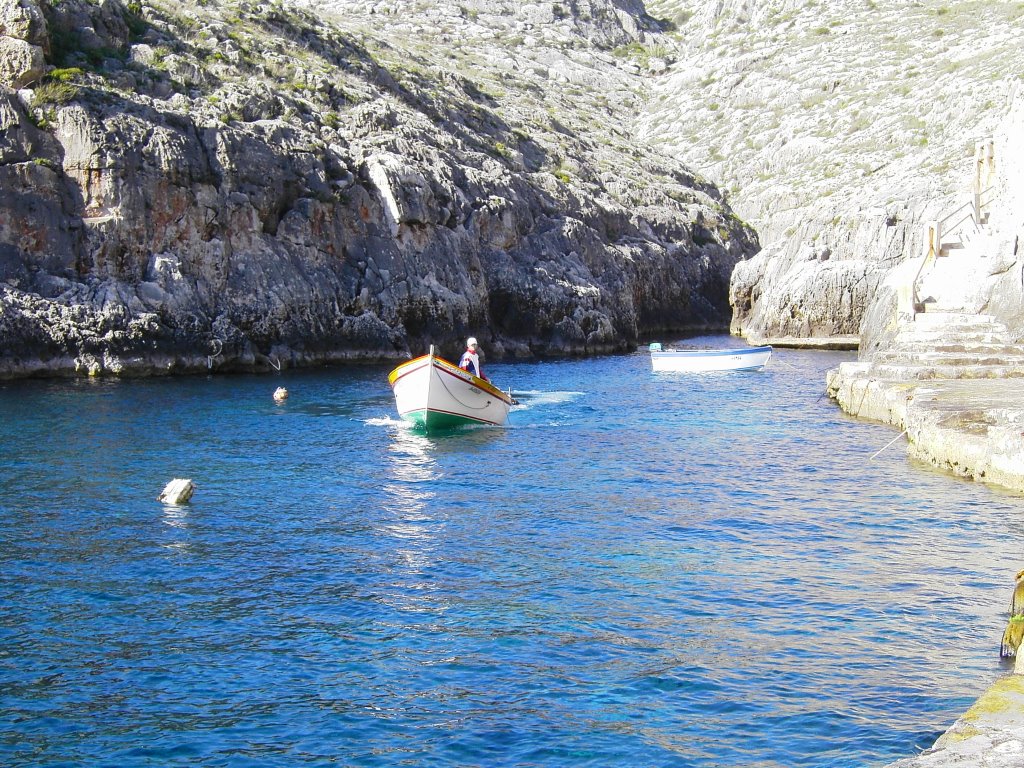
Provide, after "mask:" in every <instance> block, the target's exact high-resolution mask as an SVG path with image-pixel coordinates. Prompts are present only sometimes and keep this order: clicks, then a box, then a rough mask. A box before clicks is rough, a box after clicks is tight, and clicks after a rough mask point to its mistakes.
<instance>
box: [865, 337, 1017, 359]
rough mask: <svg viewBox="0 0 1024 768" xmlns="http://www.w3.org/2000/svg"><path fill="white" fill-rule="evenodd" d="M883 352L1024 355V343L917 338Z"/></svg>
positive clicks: (988, 355)
mask: <svg viewBox="0 0 1024 768" xmlns="http://www.w3.org/2000/svg"><path fill="white" fill-rule="evenodd" d="M881 352H882V353H883V354H885V353H889V352H891V353H893V354H903V355H919V354H929V353H941V354H956V355H965V356H967V355H971V356H975V357H1000V356H1006V357H1020V356H1024V344H1011V343H1009V342H1007V341H1006V340H1005V339H995V340H986V341H977V340H975V339H950V338H945V337H944V338H942V339H935V340H933V339H924V340H921V339H917V340H909V339H907V340H904V341H903V342H901V343H899V344H896V345H894V346H892V347H891V348H890V349H887V350H881Z"/></svg>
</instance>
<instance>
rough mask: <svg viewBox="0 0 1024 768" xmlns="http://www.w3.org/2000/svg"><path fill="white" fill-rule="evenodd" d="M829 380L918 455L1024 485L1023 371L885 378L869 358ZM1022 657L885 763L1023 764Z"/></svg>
mask: <svg viewBox="0 0 1024 768" xmlns="http://www.w3.org/2000/svg"><path fill="white" fill-rule="evenodd" d="M826 386H827V391H828V395H829V396H830V397H831V398H832V399H833V400H835V401H836V403H837V404H838V405H839V406H840V407H841V408H842V409H843V410H844V411H845V412H846V413H848V414H850V415H851V416H854V417H857V418H861V419H865V420H869V421H875V422H879V423H883V424H889V425H891V426H893V427H895V428H897V429H899V430H901V434H900V435H899V436H900V437H905V439H906V441H907V442H906V445H907V450H908V452H909V453H910V454H911V455H912V456H914V457H915V458H917V459H919V460H922V461H925V462H927V463H930V464H932V465H934V466H936V467H939V468H942V469H945V470H948V471H950V472H952V473H954V474H956V475H958V476H961V477H964V478H968V479H972V480H977V481H980V482H984V483H988V484H991V485H993V486H997V487H1000V488H1003V489H1008V490H1010V491H1015V492H1024V378H982V379H972V378H959V379H920V380H913V379H909V380H908V379H904V378H899V377H893V378H885V377H882V376H879V375H878V368H877V366H875V365H873V364H872V363H870V362H851V363H843V364H841V365H840V366H839V367H838V368H836V369H833V370H831V371H829V372H828V374H827V378H826ZM880 447H881V446H880ZM894 447H895V446H894ZM889 450H892V448H890V449H889ZM1022 660H1024V656H1019V657H1018V660H1017V664H1016V668H1015V670H1014V673H1013V674H1010V675H1005V676H1002V677H1000V678H999V679H997V680H996V681H995V682H994V683H993V684H992V685H991V686H990V687H989V688H988V690H986V691H985V692H984V693H982V695H981V696H980V697H979V698H978V700H977V701H976V702H975V703H974V705H973V706H972V707H971V708H970V709H969V710H967V712H965V713H964V715H963V716H961V717H960V718H959V719H958V720H957V721H956V722H955V723H953V724H952V725H951V726H950V727H949V729H948V730H947V731H946V732H945V733H944V734H943V735H942V736H941V737H939V739H938V740H937V741H936V742H935V744H934V745H933V746H932V747H931V748H929V749H927V750H925V751H924V752H922V753H921V754H919V755H917V756H916V757H909V758H906V759H903V760H899V761H897V762H894V763H890V764H889V765H888V766H886V768H947V767H949V766H959V767H960V768H964V767H965V766H977V767H978V768H1021V767H1022V766H1024V661H1022Z"/></svg>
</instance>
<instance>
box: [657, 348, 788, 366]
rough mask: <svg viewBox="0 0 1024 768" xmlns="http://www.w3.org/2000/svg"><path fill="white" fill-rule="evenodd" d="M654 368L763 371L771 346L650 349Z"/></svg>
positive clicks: (770, 354) (770, 352)
mask: <svg viewBox="0 0 1024 768" xmlns="http://www.w3.org/2000/svg"><path fill="white" fill-rule="evenodd" d="M650 350H651V368H652V369H653V370H655V371H682V372H686V373H702V372H706V371H756V370H759V369H761V368H764V366H765V365H767V364H768V360H769V359H770V358H771V356H772V348H771V347H747V348H745V349H664V350H663V349H662V348H661V344H658V343H657V342H655V343H654V344H651V346H650Z"/></svg>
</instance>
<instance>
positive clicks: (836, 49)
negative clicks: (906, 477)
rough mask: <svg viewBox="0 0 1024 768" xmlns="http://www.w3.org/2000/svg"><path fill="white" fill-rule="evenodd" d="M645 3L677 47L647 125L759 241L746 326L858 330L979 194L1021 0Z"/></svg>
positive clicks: (1003, 102)
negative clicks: (978, 144) (875, 302)
mask: <svg viewBox="0 0 1024 768" xmlns="http://www.w3.org/2000/svg"><path fill="white" fill-rule="evenodd" d="M647 5H648V12H649V13H650V14H651V15H652V16H655V17H656V18H659V19H662V20H665V21H667V22H670V23H671V24H673V25H674V27H675V33H674V35H673V36H672V40H673V43H674V50H672V53H673V55H674V59H675V60H674V62H673V63H672V65H671V66H670V67H669V68H668V70H667V71H666V73H665V74H664V76H661V77H659V78H657V79H656V80H654V82H653V83H652V91H653V93H652V98H651V99H650V100H649V101H648V102H647V108H646V109H645V111H644V113H643V115H642V116H641V124H642V131H643V135H644V137H645V139H646V140H647V141H649V142H654V143H656V144H658V145H660V146H664V147H666V148H668V149H670V150H671V151H673V152H676V153H678V154H679V156H680V157H681V158H683V159H684V160H685V162H687V163H688V164H689V165H691V166H692V167H693V168H695V169H696V170H697V171H699V172H700V173H703V174H705V175H706V176H707V177H708V178H710V179H711V180H713V181H714V182H715V183H716V184H718V185H720V186H721V187H722V188H723V189H726V190H728V192H729V201H730V204H731V205H732V206H733V207H734V208H735V210H736V211H737V213H738V214H739V215H740V216H742V217H743V218H744V219H745V220H746V221H749V222H750V223H751V224H752V225H753V226H754V227H755V228H756V229H757V231H758V233H759V236H760V239H761V242H762V244H763V245H764V251H763V252H762V254H761V255H760V256H759V257H758V258H757V259H755V260H754V261H752V262H750V263H745V264H744V265H742V266H741V268H739V269H737V271H736V273H735V278H734V280H735V282H734V284H733V287H732V296H733V301H734V315H733V322H732V330H733V332H734V333H737V334H742V335H745V336H748V337H749V338H751V339H762V340H763V339H774V338H779V337H790V336H793V335H805V336H807V337H810V338H811V339H814V338H823V337H828V336H829V335H832V334H844V335H845V334H849V335H856V334H858V333H859V332H860V330H861V323H862V320H863V317H864V312H865V310H866V309H867V307H868V305H869V304H870V302H871V301H872V298H873V291H874V290H875V288H876V287H877V286H879V285H881V283H882V280H883V275H884V274H885V273H886V272H888V271H889V270H890V269H892V268H894V267H895V266H896V264H897V262H898V261H900V260H902V259H909V258H916V256H917V255H918V253H919V249H920V245H921V231H922V229H923V227H924V225H925V222H927V221H929V220H931V219H933V218H942V217H944V216H945V215H946V213H948V212H950V211H952V210H954V209H956V208H957V207H958V206H959V205H960V204H962V202H963V200H962V199H961V198H962V197H963V196H964V195H966V194H967V193H968V192H969V191H970V179H971V174H972V168H971V163H972V152H973V141H974V140H975V139H976V138H979V137H982V136H986V135H988V134H990V133H991V132H992V131H993V130H994V129H995V127H996V124H997V123H998V121H999V119H1001V117H1002V115H1003V114H1004V113H1005V110H1006V107H1007V105H1008V99H1009V96H1010V93H1011V91H1012V90H1013V88H1014V87H1015V86H1014V82H1015V81H1016V80H1017V75H1018V73H1017V71H1016V69H1015V68H1014V65H1013V63H1012V62H1013V61H1014V60H1015V57H1016V53H1015V52H1014V51H1015V46H1016V39H1017V38H1019V34H1020V25H1021V18H1020V11H1019V9H1011V8H1009V7H1008V6H1005V5H998V4H986V5H984V6H977V7H975V6H971V7H970V8H968V7H967V6H954V5H949V6H948V7H946V6H944V7H942V8H936V7H933V6H929V5H928V4H925V3H920V4H918V3H905V2H900V1H898V0H877V2H875V1H873V2H870V3H865V2H863V0H834V1H830V2H828V3H808V2H803V1H802V0H758V2H753V0H699V1H698V2H688V1H685V0H650V1H649V2H648V4H647ZM966 30H971V31H970V33H967V31H966ZM670 47H671V46H670ZM911 51H913V54H911V53H910V52H911ZM680 116H685V119H683V118H681V117H680ZM826 253H827V254H828V256H827V258H824V257H823V254H826ZM846 261H849V262H851V263H850V264H849V265H848V266H845V267H842V268H840V267H837V264H839V263H842V262H846ZM837 302H838V303H837Z"/></svg>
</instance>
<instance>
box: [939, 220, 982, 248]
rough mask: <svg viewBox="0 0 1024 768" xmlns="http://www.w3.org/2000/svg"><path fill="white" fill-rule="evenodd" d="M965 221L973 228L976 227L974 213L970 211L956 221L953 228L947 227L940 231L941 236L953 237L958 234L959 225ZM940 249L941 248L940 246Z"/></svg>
mask: <svg viewBox="0 0 1024 768" xmlns="http://www.w3.org/2000/svg"><path fill="white" fill-rule="evenodd" d="M965 221H971V222H973V223H974V226H975V227H977V226H978V222H976V221H974V212H973V211H971V212H969V213H968V214H967V215H966V216H963V217H962V218H960V219H959V220H957V222H956V224H954V225H953V226H951V227H949V228H947V229H943V230H942V234H943V235H954V234H956V233H957V232H959V227H960V225H961V224H963V223H964V222H965ZM940 248H941V246H940Z"/></svg>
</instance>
